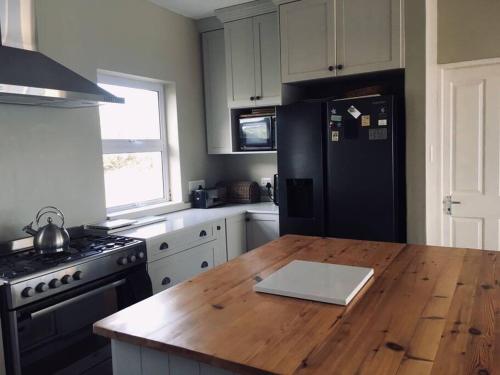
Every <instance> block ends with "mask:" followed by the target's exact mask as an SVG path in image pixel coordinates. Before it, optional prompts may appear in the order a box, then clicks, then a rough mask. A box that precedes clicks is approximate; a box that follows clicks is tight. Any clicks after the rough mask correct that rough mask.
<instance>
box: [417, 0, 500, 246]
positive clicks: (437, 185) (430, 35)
mask: <svg viewBox="0 0 500 375" xmlns="http://www.w3.org/2000/svg"><path fill="white" fill-rule="evenodd" d="M426 21H427V22H426V99H425V100H426V125H425V139H426V142H425V143H426V144H425V166H426V168H425V175H426V176H425V177H426V189H425V190H426V191H425V193H426V237H427V244H428V245H436V246H446V244H445V241H444V240H445V239H444V237H443V230H444V224H445V222H444V220H445V216H446V215H445V214H444V210H443V202H442V200H443V197H444V193H445V192H444V191H443V176H442V165H443V161H444V157H445V155H444V153H443V130H444V118H443V114H444V111H443V108H442V103H443V95H444V90H443V89H444V87H443V86H444V85H443V83H444V82H443V78H444V73H445V72H446V71H449V70H454V69H461V68H470V67H482V66H485V65H500V58H489V59H482V60H472V61H463V62H456V63H449V64H438V62H437V0H426Z"/></svg>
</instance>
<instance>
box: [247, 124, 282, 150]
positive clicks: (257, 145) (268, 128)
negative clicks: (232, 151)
mask: <svg viewBox="0 0 500 375" xmlns="http://www.w3.org/2000/svg"><path fill="white" fill-rule="evenodd" d="M275 122H276V118H275V116H271V115H269V116H258V117H257V116H255V117H254V116H252V117H241V118H240V119H239V139H240V144H239V145H240V151H270V150H276V142H275V139H276V136H275Z"/></svg>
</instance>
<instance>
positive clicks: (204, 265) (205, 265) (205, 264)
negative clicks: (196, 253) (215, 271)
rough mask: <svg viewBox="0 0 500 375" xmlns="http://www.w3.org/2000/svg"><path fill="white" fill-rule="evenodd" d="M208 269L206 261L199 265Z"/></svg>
mask: <svg viewBox="0 0 500 375" xmlns="http://www.w3.org/2000/svg"><path fill="white" fill-rule="evenodd" d="M207 267H208V262H207V261H206V260H204V261H203V263H202V264H201V268H207Z"/></svg>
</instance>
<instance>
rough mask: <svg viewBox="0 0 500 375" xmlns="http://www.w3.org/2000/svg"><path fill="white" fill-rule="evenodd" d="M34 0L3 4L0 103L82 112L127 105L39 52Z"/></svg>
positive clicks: (0, 5)
mask: <svg viewBox="0 0 500 375" xmlns="http://www.w3.org/2000/svg"><path fill="white" fill-rule="evenodd" d="M35 30H36V25H35V16H34V5H33V1H32V0H0V103H6V104H22V105H31V106H45V107H61V108H81V107H94V106H97V105H99V104H101V103H124V100H123V99H121V98H118V97H116V96H114V95H112V94H110V93H109V92H107V91H105V90H103V89H101V88H100V87H99V86H97V85H96V84H95V83H94V82H92V81H89V80H88V79H86V78H84V77H82V76H81V75H79V74H77V73H75V72H73V71H72V70H70V69H68V68H66V67H64V66H63V65H61V64H59V63H58V62H56V61H54V60H52V59H51V58H49V57H47V56H45V55H43V54H42V53H40V52H37V51H36V32H35Z"/></svg>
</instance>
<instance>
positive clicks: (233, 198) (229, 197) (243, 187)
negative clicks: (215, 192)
mask: <svg viewBox="0 0 500 375" xmlns="http://www.w3.org/2000/svg"><path fill="white" fill-rule="evenodd" d="M216 186H217V187H219V188H224V189H225V191H226V198H225V202H227V203H240V204H248V203H258V202H260V186H259V184H258V183H257V182H255V181H233V182H219V183H217V185H216Z"/></svg>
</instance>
